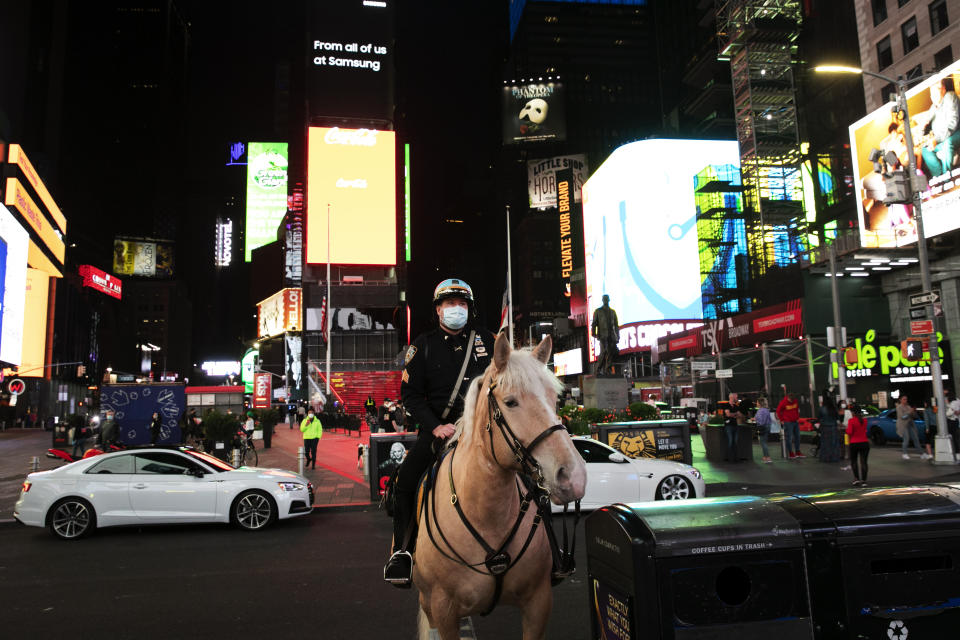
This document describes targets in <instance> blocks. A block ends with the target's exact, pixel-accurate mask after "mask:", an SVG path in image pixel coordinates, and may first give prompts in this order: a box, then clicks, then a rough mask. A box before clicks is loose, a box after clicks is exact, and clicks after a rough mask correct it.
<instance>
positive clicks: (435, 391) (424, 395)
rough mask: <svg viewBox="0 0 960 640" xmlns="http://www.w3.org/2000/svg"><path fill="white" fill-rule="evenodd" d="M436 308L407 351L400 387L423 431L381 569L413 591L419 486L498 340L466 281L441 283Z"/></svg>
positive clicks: (403, 470)
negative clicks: (433, 320)
mask: <svg viewBox="0 0 960 640" xmlns="http://www.w3.org/2000/svg"><path fill="white" fill-rule="evenodd" d="M433 306H434V311H435V313H436V315H437V320H438V321H439V326H438V327H437V328H435V329H432V330H431V331H428V332H427V333H424V334H421V335H420V336H418V337H417V338H416V339H415V340H414V341H413V344H411V345H410V348H409V349H407V354H406V358H405V362H404V370H403V377H402V383H401V385H400V394H401V398H402V400H403V404H404V406H405V407H406V409H407V411H409V412H410V420H411V422H412V423H414V424H416V425H417V426H418V428H419V431H418V434H417V441H416V443H415V444H414V445H413V447H412V448H411V450H410V452H409V453H408V454H407V457H406V458H404V460H403V464H402V465H401V466H400V469H399V470H398V472H397V480H396V485H395V491H396V494H395V495H396V510H395V512H394V519H393V554H392V555H391V556H390V559H389V560H388V561H387V564H386V565H385V566H384V568H383V579H384V580H385V581H387V582H389V583H391V584H393V585H395V586H398V587H409V586H410V584H411V579H412V571H413V557H412V556H411V553H410V552H411V550H412V549H413V548H414V544H415V543H414V540H415V532H416V528H415V527H416V522H415V521H414V520H413V516H414V502H415V498H416V489H417V483H418V482H419V480H420V477H421V476H422V475H423V472H424V471H426V470H427V469H428V468H429V467H430V465H431V464H432V462H433V460H434V459H435V458H434V457H435V452H436V451H437V450H438V449H440V448H442V445H443V441H444V440H445V439H446V438H449V437H450V436H452V435H453V433H454V431H456V426H455V425H454V423H455V422H456V420H457V418H459V417H460V415H461V414H462V413H463V398H464V397H465V396H466V392H467V389H469V388H470V382H471V381H472V380H473V379H474V378H476V377H477V376H480V375H482V374H483V372H484V370H485V369H486V368H487V366H489V364H490V361H491V358H492V357H493V345H494V342H495V339H494V336H493V334H492V333H491V332H490V331H487V330H486V329H483V328H482V327H479V326H477V325H476V324H475V322H476V320H475V319H476V308H475V302H474V299H473V290H472V289H471V288H470V286H469V285H468V284H467V283H466V282H464V281H463V280H458V279H448V280H444V281H443V282H441V283H440V284H439V285H437V288H436V289H435V290H434V292H433Z"/></svg>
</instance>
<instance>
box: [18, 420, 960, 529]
mask: <svg viewBox="0 0 960 640" xmlns="http://www.w3.org/2000/svg"><path fill="white" fill-rule="evenodd" d="M369 441H370V434H369V432H366V431H364V432H363V433H362V434H361V436H360V437H359V438H358V437H357V435H356V433H355V432H346V433H344V432H340V431H338V432H336V433H335V432H333V431H332V430H329V429H328V430H325V431H324V434H323V438H321V440H320V444H319V446H318V447H317V460H318V462H317V468H316V469H307V470H304V475H306V477H307V478H309V479H310V481H311V482H313V484H314V488H315V506H317V507H321V508H323V507H342V506H348V505H366V504H369V503H370V488H369V484H368V483H367V479H366V478H365V477H364V476H363V470H362V467H361V468H359V469H358V468H357V445H358V444H364V445H367V444H369ZM50 442H51V433H50V432H49V431H43V430H41V429H10V430H7V431H4V432H2V433H0V521H4V520H10V519H11V518H12V513H13V505H14V504H15V503H16V501H17V498H18V496H19V494H20V485H21V483H22V482H23V480H24V477H25V476H26V475H27V473H28V469H29V465H30V459H31V457H33V456H38V457H39V458H40V469H41V470H46V469H54V468H56V467H58V466H60V465H61V464H62V463H61V462H60V461H59V460H52V459H50V458H47V457H46V451H47V448H49V447H50ZM271 444H272V446H271V448H270V449H263V448H262V447H260V448H258V449H257V453H258V454H259V466H261V467H276V468H280V469H289V470H292V471H297V448H298V447H300V446H302V444H303V440H302V439H301V437H300V429H299V428H298V427H296V426H294V428H293V429H291V428H290V427H289V426H288V425H287V424H286V423H281V424H278V425H277V426H276V428H275V429H274V435H273V441H272V443H271ZM260 445H262V443H260V442H258V447H259V446H260ZM690 445H691V449H692V451H693V464H694V466H695V467H697V468H698V469H699V470H700V472H701V473H702V474H703V476H704V480H705V481H706V483H707V496H721V495H735V494H747V495H766V494H770V493H779V492H791V493H804V492H818V491H823V490H828V489H840V488H845V487H849V486H850V484H851V483H852V481H853V474H852V473H851V472H850V471H849V470H843V469H842V468H841V467H843V466H844V465H845V464H846V462H838V463H821V462H819V461H817V460H816V459H815V458H812V457H810V458H805V459H801V460H784V459H782V458H781V457H780V445H779V443H776V442H771V443H770V445H769V446H770V453H771V455H772V456H773V460H774V461H773V463H772V464H762V463H761V462H760V445H759V443H756V442H755V443H754V445H753V454H754V461H753V462H740V463H737V464H727V463H711V462H707V460H706V456H705V452H704V448H703V442H702V441H701V440H700V436H699V435H696V434H694V435H693V436H692V437H691V442H690ZM803 452H804V453H805V454H809V452H810V445H809V444H807V443H804V444H803ZM900 455H901V454H900V446H899V445H888V446H885V447H872V448H871V450H870V458H869V465H870V472H869V478H868V480H869V483H870V485H871V486H874V487H877V486H883V485H904V484H913V483H921V484H922V483H930V482H960V466H957V465H945V466H934V465H932V464H930V463H929V462H927V461H922V460H920V457H919V454H917V453H916V452H915V451H914V450H911V452H910V460H903V459H902V458H901V457H900Z"/></svg>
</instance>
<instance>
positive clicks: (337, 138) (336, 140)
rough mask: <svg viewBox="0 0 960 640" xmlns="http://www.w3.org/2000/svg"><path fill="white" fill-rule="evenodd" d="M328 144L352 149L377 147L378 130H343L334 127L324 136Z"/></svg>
mask: <svg viewBox="0 0 960 640" xmlns="http://www.w3.org/2000/svg"><path fill="white" fill-rule="evenodd" d="M323 141H324V142H326V143H327V144H343V145H347V146H352V147H375V146H377V131H376V129H341V128H340V127H333V128H332V129H330V130H328V131H327V134H326V135H325V136H323Z"/></svg>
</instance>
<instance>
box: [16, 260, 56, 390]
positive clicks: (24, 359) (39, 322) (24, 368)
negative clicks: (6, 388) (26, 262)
mask: <svg viewBox="0 0 960 640" xmlns="http://www.w3.org/2000/svg"><path fill="white" fill-rule="evenodd" d="M49 290H50V276H48V275H47V274H46V273H44V272H43V271H40V270H39V269H27V289H26V295H25V296H24V307H23V350H22V355H21V358H20V369H19V371H18V375H20V376H24V377H28V378H44V377H46V374H47V373H48V372H47V370H46V369H45V367H44V365H45V364H46V356H47V302H48V297H49Z"/></svg>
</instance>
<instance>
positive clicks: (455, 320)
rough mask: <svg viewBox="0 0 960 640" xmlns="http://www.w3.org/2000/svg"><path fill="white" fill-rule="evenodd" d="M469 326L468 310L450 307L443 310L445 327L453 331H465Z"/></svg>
mask: <svg viewBox="0 0 960 640" xmlns="http://www.w3.org/2000/svg"><path fill="white" fill-rule="evenodd" d="M466 324H467V308H466V307H461V306H459V305H458V306H450V307H444V308H443V326H445V327H446V328H447V329H451V330H453V331H458V330H460V329H463V327H464V326H465V325H466Z"/></svg>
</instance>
